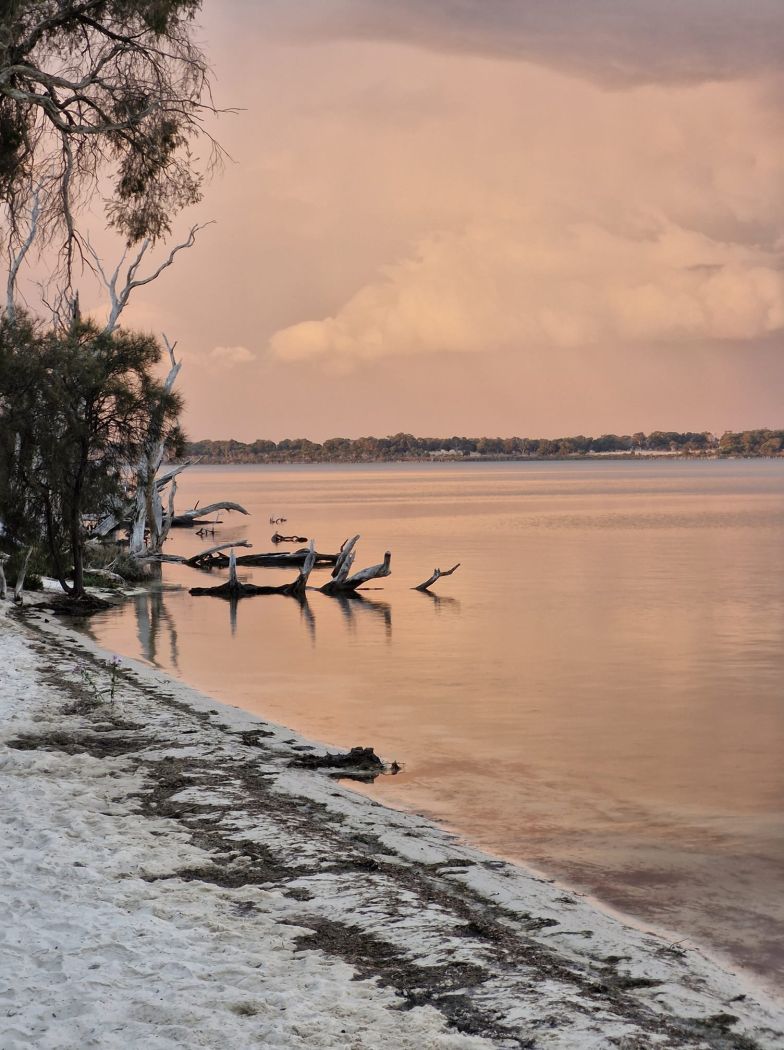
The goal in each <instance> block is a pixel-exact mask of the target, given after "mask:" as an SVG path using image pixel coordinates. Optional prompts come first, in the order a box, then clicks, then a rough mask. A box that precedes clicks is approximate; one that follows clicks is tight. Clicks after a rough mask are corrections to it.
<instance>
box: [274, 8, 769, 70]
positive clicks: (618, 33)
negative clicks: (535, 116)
mask: <svg viewBox="0 0 784 1050" xmlns="http://www.w3.org/2000/svg"><path fill="white" fill-rule="evenodd" d="M265 12H266V14H265V15H264V16H263V17H265V18H266V19H276V20H278V21H279V23H281V24H284V25H286V24H287V25H289V26H290V27H296V28H295V30H294V31H295V32H297V33H298V34H309V35H310V36H311V38H312V39H314V40H317V39H321V40H323V39H325V38H334V39H351V40H375V41H390V42H397V43H401V44H408V45H413V46H416V47H422V48H427V49H429V50H432V51H441V52H462V53H466V54H474V55H485V56H487V57H490V58H496V59H504V60H510V61H524V62H533V63H536V64H539V65H545V66H550V67H552V68H554V69H558V70H560V71H562V72H565V73H569V74H573V75H576V76H581V77H587V78H589V79H591V80H594V81H597V82H600V83H602V84H605V85H607V86H614V87H622V86H629V85H634V84H638V83H697V82H701V81H709V80H725V79H734V78H742V77H747V76H757V75H759V74H761V73H766V72H777V71H778V70H780V68H781V55H782V52H783V51H784V4H782V3H781V2H780V0H393V2H390V0H301V2H299V3H293V2H292V0H285V3H283V2H282V0H278V2H277V3H273V4H272V5H265Z"/></svg>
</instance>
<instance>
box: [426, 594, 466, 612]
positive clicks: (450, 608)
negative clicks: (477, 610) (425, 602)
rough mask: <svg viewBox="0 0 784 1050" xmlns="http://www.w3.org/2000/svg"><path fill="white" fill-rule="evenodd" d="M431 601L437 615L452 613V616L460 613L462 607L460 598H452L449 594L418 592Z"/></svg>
mask: <svg viewBox="0 0 784 1050" xmlns="http://www.w3.org/2000/svg"><path fill="white" fill-rule="evenodd" d="M415 593H416V594H422V595H424V596H426V597H427V598H429V599H430V601H431V602H432V604H433V607H434V608H435V611H436V612H437V613H447V612H448V613H450V614H451V615H452V616H455V615H458V614H459V613H460V609H461V605H460V599H459V598H452V597H451V595H448V594H435V593H434V592H433V591H416V592H415Z"/></svg>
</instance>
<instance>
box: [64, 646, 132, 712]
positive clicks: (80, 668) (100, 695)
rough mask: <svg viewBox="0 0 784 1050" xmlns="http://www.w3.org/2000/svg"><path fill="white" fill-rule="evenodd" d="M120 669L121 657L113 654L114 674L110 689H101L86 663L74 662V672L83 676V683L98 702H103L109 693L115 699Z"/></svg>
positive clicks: (111, 698) (110, 697) (112, 668)
mask: <svg viewBox="0 0 784 1050" xmlns="http://www.w3.org/2000/svg"><path fill="white" fill-rule="evenodd" d="M119 669H120V657H119V656H113V657H112V662H111V670H112V676H111V679H110V680H109V688H108V689H99V688H98V683H97V682H96V680H95V675H94V674H93V672H92V671H91V670H90V669H89V668H88V667H87V665H86V664H83V663H80V662H79V661H77V662H76V663H75V664H74V666H73V672H74V674H78V675H79V677H80V678H81V680H82V683H83V684H84V686H85V688H86V689H89V691H90V693H91V694H92V697H93V700H94V701H95V702H96V703H97V704H100V703H102V702H103V699H104V697H105V696H106V695H107V694H108V696H109V699H110V700H114V693H115V689H116V687H117V674H118V671H119Z"/></svg>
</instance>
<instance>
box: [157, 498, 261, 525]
mask: <svg viewBox="0 0 784 1050" xmlns="http://www.w3.org/2000/svg"><path fill="white" fill-rule="evenodd" d="M219 510H228V511H232V510H236V511H237V513H238V514H247V513H248V511H247V510H245V508H244V507H241V506H240V504H239V503H231V502H230V501H229V500H222V501H221V502H220V503H210V504H209V505H208V506H206V507H193V508H192V509H191V510H184V511H182V512H181V513H180V514H175V515H174V518H173V519H172V527H173V528H175V529H190V528H193V526H194V525H219V524H220V522H217V521H216V522H212V521H208V520H207V519H206V518H205V516H204V515H206V514H215V513H217V512H218V511H219Z"/></svg>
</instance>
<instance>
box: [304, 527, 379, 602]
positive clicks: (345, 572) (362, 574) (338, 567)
mask: <svg viewBox="0 0 784 1050" xmlns="http://www.w3.org/2000/svg"><path fill="white" fill-rule="evenodd" d="M358 539H359V536H353V537H352V538H351V539H350V540H346V542H345V543H344V544H343V546H342V547H341V549H340V554H339V555H338V560H337V562H336V563H335V568H334V569H333V570H332V579H331V580H329V582H328V583H325V584H324V586H323V587H320V588H319V590H320V591H321V592H322V594H348V593H351V592H352V591H355V590H356V589H357V587H361V585H362V584H363V583H368V582H369V581H370V580H378V579H381V578H383V577H384V576H389V575H390V574H391V572H392V570H391V568H390V562H391V560H392V554H391V552H390V551H387V552H386V553H385V554H384V560H383V561H382V562H380V563H379V564H378V565H370V566H369V567H368V568H367V569H360V570H359V572H355V573H354V574H353V576H351V575H349V573H350V572H351V568H352V566H353V564H354V558H355V557H356V550H355V547H356V544H357V540H358Z"/></svg>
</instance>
